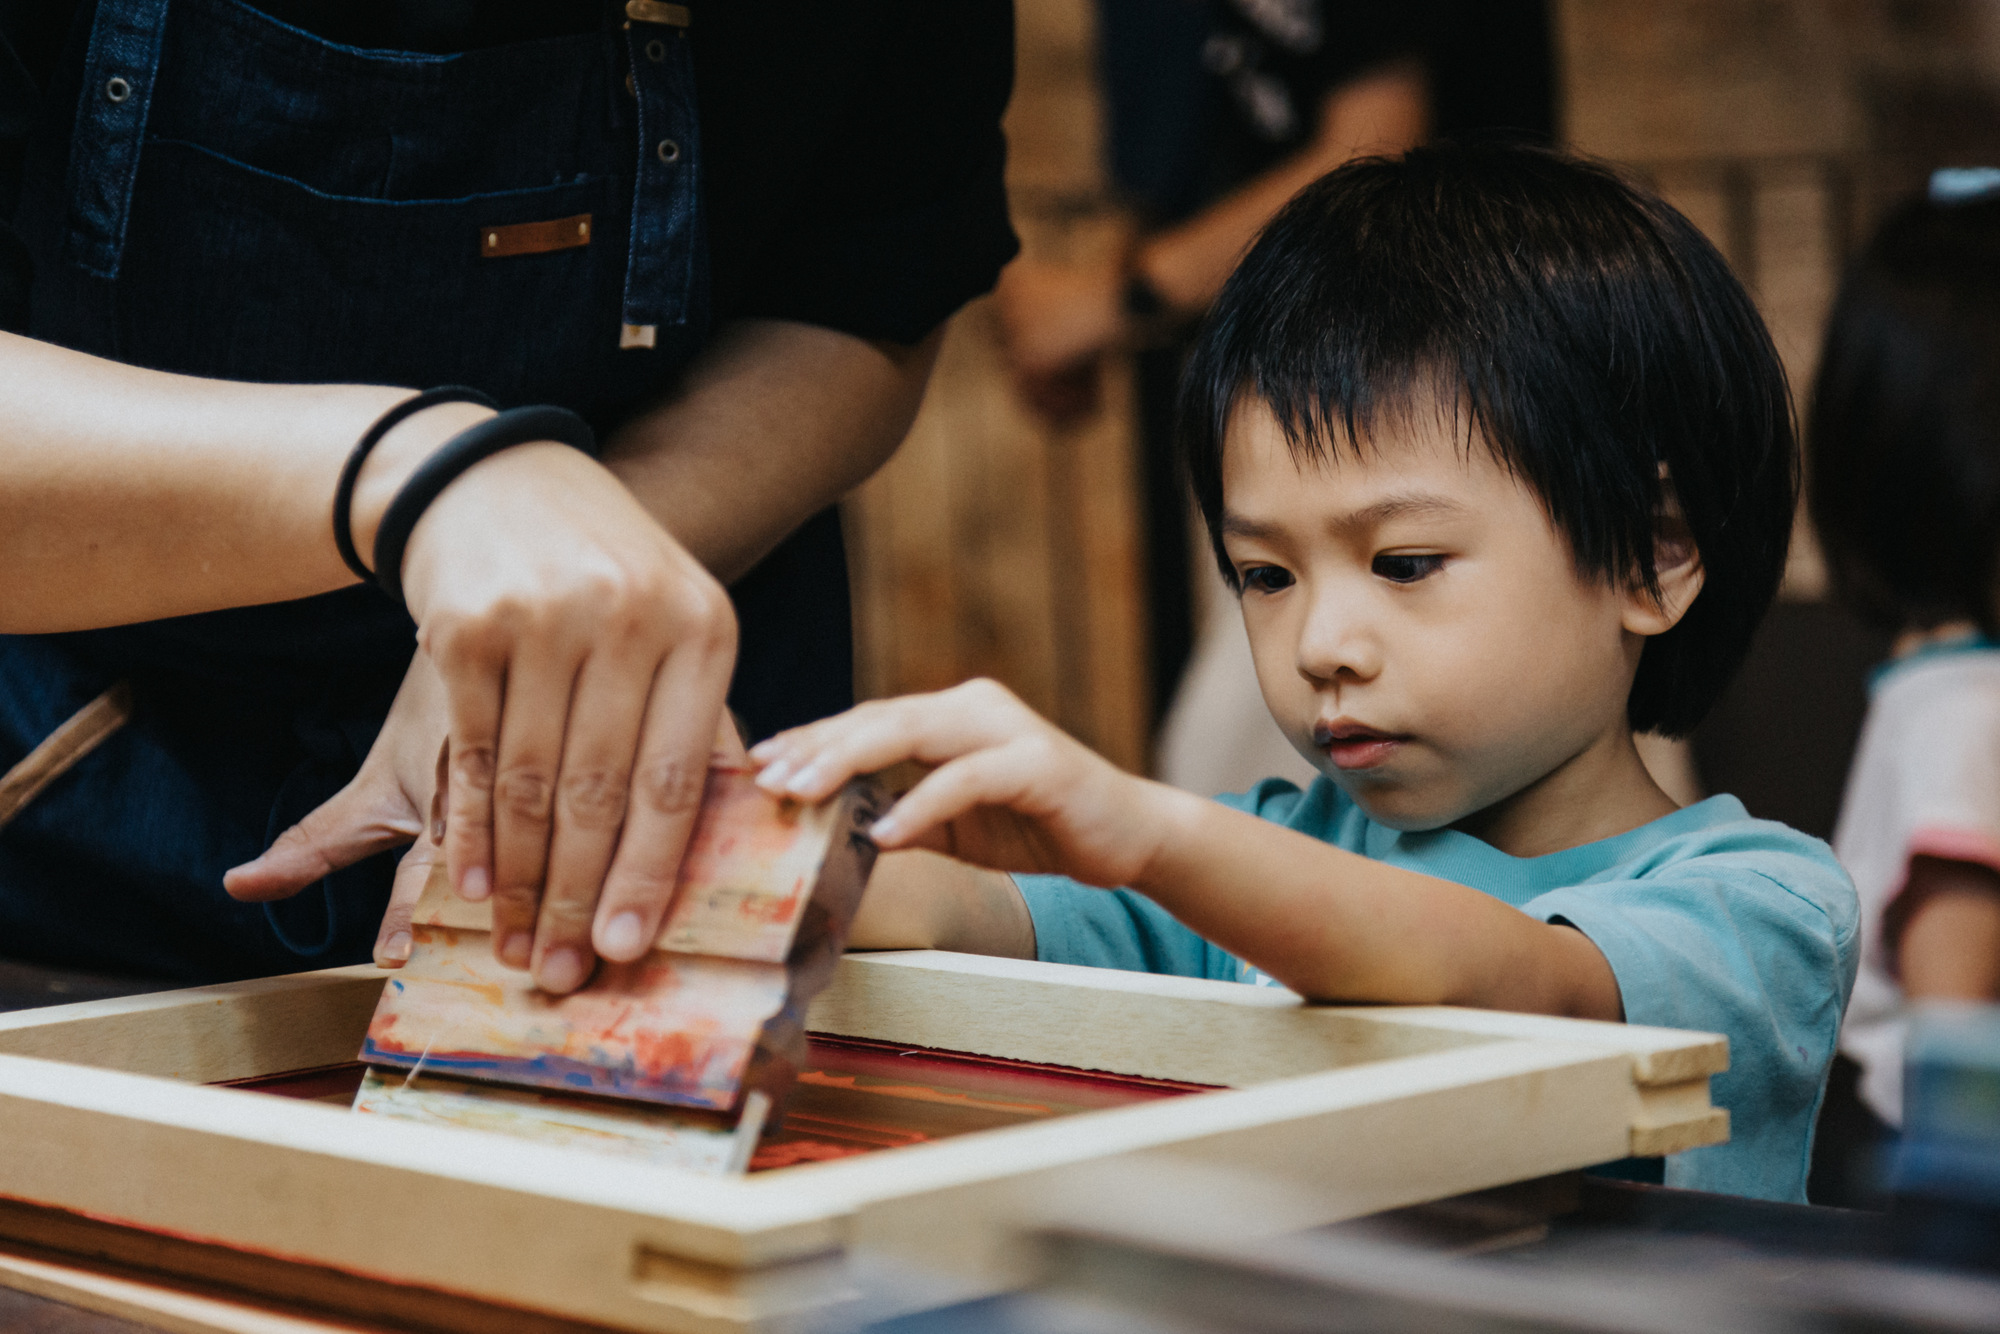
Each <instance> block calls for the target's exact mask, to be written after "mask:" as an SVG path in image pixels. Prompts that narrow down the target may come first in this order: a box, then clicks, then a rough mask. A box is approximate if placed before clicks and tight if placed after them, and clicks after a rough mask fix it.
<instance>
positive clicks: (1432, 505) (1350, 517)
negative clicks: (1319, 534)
mask: <svg viewBox="0 0 2000 1334" xmlns="http://www.w3.org/2000/svg"><path fill="white" fill-rule="evenodd" d="M1466 512H1467V507H1466V506H1464V505H1462V504H1460V503H1459V502H1458V501H1456V500H1453V499H1451V498H1450V497H1449V496H1441V495H1438V494H1436V493H1435V492H1430V491H1409V492H1404V493H1403V494H1400V495H1390V496H1384V497H1383V498H1382V499H1380V500H1378V501H1376V502H1375V503H1374V504H1372V505H1363V506H1362V507H1361V508H1360V509H1358V510H1350V511H1348V512H1347V513H1346V514H1343V515H1341V516H1340V517H1339V518H1338V519H1336V520H1335V521H1334V523H1333V525H1332V526H1334V527H1338V528H1368V527H1373V526H1374V525H1376V524H1380V523H1387V522H1388V521H1389V520H1391V519H1403V518H1409V517H1412V516H1423V515H1452V514H1464V513H1466ZM1279 530H1280V525H1278V524H1270V523H1261V522H1259V521H1258V520H1256V519H1251V518H1246V517H1245V516H1243V515H1241V514H1237V513H1234V512H1233V511H1230V510H1227V509H1225V510H1224V511H1223V512H1222V534H1223V536H1225V537H1247V538H1251V539H1256V538H1268V537H1274V536H1276V535H1277V534H1278V532H1279Z"/></svg>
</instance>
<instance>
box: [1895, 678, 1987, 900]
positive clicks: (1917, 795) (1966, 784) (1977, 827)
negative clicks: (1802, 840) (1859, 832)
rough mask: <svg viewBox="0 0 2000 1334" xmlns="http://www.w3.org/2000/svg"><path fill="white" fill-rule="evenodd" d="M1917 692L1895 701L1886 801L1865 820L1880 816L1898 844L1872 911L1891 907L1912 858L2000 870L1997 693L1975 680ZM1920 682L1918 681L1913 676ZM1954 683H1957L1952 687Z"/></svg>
mask: <svg viewBox="0 0 2000 1334" xmlns="http://www.w3.org/2000/svg"><path fill="white" fill-rule="evenodd" d="M1943 681H1944V682H1945V683H1946V684H1942V685H1941V686H1940V688H1938V689H1935V690H1921V689H1920V690H1918V691H1913V692H1910V694H1909V695H1908V696H1906V697H1904V698H1902V699H1900V700H1898V703H1899V704H1900V705H1901V706H1902V708H1901V713H1902V715H1903V716H1902V717H1901V718H1891V719H1889V720H1888V721H1889V722H1890V724H1891V725H1892V730H1893V731H1894V733H1895V735H1894V736H1893V737H1892V738H1891V741H1892V745H1891V748H1890V757H1889V759H1888V762H1889V763H1890V764H1892V765H1893V767H1894V770H1895V773H1894V778H1893V781H1892V782H1891V783H1890V784H1888V793H1887V798H1888V799H1887V800H1883V801H1880V802H1879V803H1878V804H1879V808H1878V809H1877V810H1874V811H1871V812H1869V815H1868V817H1867V818H1870V819H1873V820H1876V821H1880V822H1886V823H1887V824H1888V825H1889V826H1891V827H1892V828H1894V829H1895V831H1896V834H1897V835H1899V836H1900V837H1899V841H1900V843H1901V844H1902V846H1901V848H1900V849H1899V850H1898V851H1899V856H1898V858H1897V863H1898V864H1897V866H1896V868H1895V871H1894V873H1892V874H1891V875H1890V876H1889V877H1887V878H1886V879H1885V880H1884V882H1883V883H1882V884H1881V885H1879V886H1877V887H1876V890H1877V893H1878V895H1879V896H1880V897H1881V902H1879V903H1875V904H1871V905H1870V907H1871V908H1872V909H1873V911H1874V913H1876V914H1881V915H1883V916H1884V917H1885V918H1888V919H1890V920H1893V914H1891V913H1890V909H1891V907H1892V905H1893V904H1894V901H1895V899H1896V898H1897V896H1899V895H1900V894H1901V892H1902V890H1903V888H1904V886H1905V885H1906V884H1907V883H1908V880H1909V862H1910V859H1911V858H1912V857H1938V858H1942V859H1943V860H1946V861H1959V862H1971V863H1973V864H1974V865H1978V866H1985V867H1988V868H1990V869H1992V870H1995V871H2000V747H1996V745H1995V741H1996V739H2000V691H1996V690H1995V689H1994V688H1993V686H1992V683H1991V682H1990V681H1989V680H1988V679H1986V678H1985V677H1984V676H1983V675H1982V676H1981V677H1980V678H1978V679H1977V680H1976V681H1973V682H1965V683H1953V682H1952V681H1951V677H1950V676H1949V675H1945V676H1944V677H1943ZM1912 684H1914V685H1918V686H1920V687H1921V686H1923V685H1925V684H1926V682H1924V681H1923V680H1921V679H1920V680H1918V681H1916V682H1912ZM1954 686H1955V688H1954Z"/></svg>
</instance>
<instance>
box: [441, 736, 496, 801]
mask: <svg viewBox="0 0 2000 1334" xmlns="http://www.w3.org/2000/svg"><path fill="white" fill-rule="evenodd" d="M496 767H497V761H496V757H495V755H494V752H493V747H491V746H453V747H452V748H451V762H450V770H451V790H452V792H453V793H454V794H458V793H461V792H463V791H468V790H469V791H476V792H484V791H486V790H488V789H490V788H491V787H492V786H493V775H494V770H495V768H496Z"/></svg>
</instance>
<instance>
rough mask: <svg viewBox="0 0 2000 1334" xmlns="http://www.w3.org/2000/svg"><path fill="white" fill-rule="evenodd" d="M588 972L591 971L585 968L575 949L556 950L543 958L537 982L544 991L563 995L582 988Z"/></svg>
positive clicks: (536, 977) (537, 974) (537, 973)
mask: <svg viewBox="0 0 2000 1334" xmlns="http://www.w3.org/2000/svg"><path fill="white" fill-rule="evenodd" d="M588 972H589V969H587V968H585V967H584V966H583V956H582V955H581V954H578V953H577V952H576V951H575V950H573V949H567V948H565V949H555V950H550V951H549V952H548V953H547V954H545V955H543V956H542V966H541V968H540V970H538V971H537V972H536V974H535V982H536V983H537V984H538V985H539V986H540V987H541V989H542V990H543V991H553V992H557V993H558V994H562V993H567V992H571V991H575V990H576V989H577V988H578V987H580V986H582V985H583V979H584V975H585V974H586V973H588Z"/></svg>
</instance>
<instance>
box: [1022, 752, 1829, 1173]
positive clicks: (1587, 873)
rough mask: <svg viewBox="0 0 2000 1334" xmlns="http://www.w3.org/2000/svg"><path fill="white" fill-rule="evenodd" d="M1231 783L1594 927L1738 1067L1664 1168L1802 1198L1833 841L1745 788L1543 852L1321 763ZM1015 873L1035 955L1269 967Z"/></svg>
mask: <svg viewBox="0 0 2000 1334" xmlns="http://www.w3.org/2000/svg"><path fill="white" fill-rule="evenodd" d="M1219 800H1221V801H1222V802H1223V803H1224V804H1226V805H1229V806H1233V807H1236V808H1237V809H1239V810H1245V811H1249V812H1250V813H1252V814H1253V815H1258V816H1261V817H1263V818H1264V819H1266V820H1270V821H1272V822H1273V823H1275V824H1281V825H1284V826H1285V827H1286V828H1288V829H1296V830H1298V831H1299V832H1301V833H1305V834H1310V835H1311V836H1312V837H1314V838H1317V839H1320V840H1321V841H1323V842H1326V843H1331V844H1332V845H1333V846H1335V847H1337V848H1344V849H1346V850H1347V851H1349V852H1358V853H1360V854H1361V855H1363V856H1365V857H1372V858H1374V859H1375V860H1376V861H1382V862H1387V863H1389V864H1390V865H1392V866H1402V867H1407V868H1408V869H1410V870H1412V871H1421V872H1423V873H1424V874H1426V875H1434V876H1437V877H1439V878H1441V879H1444V880H1452V881H1456V882H1457V883H1459V884H1462V885H1467V886H1470V887H1471V888H1473V889H1477V890H1481V891H1484V892H1485V893H1488V894H1491V895H1493V896H1494V897H1495V898H1498V899H1501V900H1503V901H1505V902H1507V903H1511V904H1513V905H1514V906H1515V907H1517V908H1519V909H1521V911H1523V912H1525V913H1527V914H1528V915H1529V916H1531V917H1536V918H1539V919H1541V920H1542V921H1545V922H1566V923H1568V924H1569V925H1571V926H1574V927H1576V928H1577V929H1578V930H1580V931H1582V932H1583V933H1584V934H1585V935H1586V936H1588V937H1590V939H1591V940H1592V942H1594V943H1595V944H1596V945H1597V947H1598V949H1600V950H1602V951H1603V952H1604V957H1605V958H1606V959H1608V960H1609V961H1610V963H1611V970H1612V972H1613V973H1614V974H1616V975H1617V978H1618V989H1619V993H1620V995H1621V996H1622V997H1623V999H1624V1002H1625V1017H1626V1019H1627V1020H1628V1021H1630V1022H1632V1023H1635V1024H1656V1025H1660V1026H1662V1027H1666V1028H1692V1029H1700V1030H1704V1031H1707V1032H1712V1033H1723V1034H1726V1035H1727V1036H1728V1038H1729V1070H1728V1072H1727V1073H1725V1074H1721V1075H1718V1076H1716V1078H1715V1080H1714V1082H1713V1084H1712V1085H1711V1096H1712V1097H1713V1098H1714V1100H1715V1102H1716V1103H1717V1105H1719V1106H1722V1107H1727V1108H1728V1109H1729V1142H1728V1143H1727V1144H1717V1145H1713V1146H1711V1147H1709V1148H1705V1149H1693V1150H1690V1151H1688V1152H1686V1153H1681V1154H1676V1155H1674V1156H1673V1157H1671V1158H1669V1159H1668V1160H1667V1163H1666V1182H1667V1184H1668V1185H1670V1186H1682V1187H1687V1188H1689V1189H1694V1190H1711V1191H1722V1192H1726V1193H1729V1194H1733V1195H1750V1196H1756V1197H1759V1198H1762V1199H1770V1200H1794V1201H1803V1200H1804V1199H1805V1187H1806V1172H1807V1167H1808V1165H1809V1160H1810V1157H1811V1153H1812V1134H1813V1120H1814V1118H1815V1117H1816V1116H1817V1115H1818V1113H1819V1102H1820V1095H1821V1093H1822V1092H1823V1091H1824V1089H1825V1085H1826V1071H1827V1065H1828V1063H1829V1062H1830V1061H1832V1059H1833V1052H1834V1044H1835V1042H1836V1041H1837V1040H1838V1038H1839V1035H1840V1017H1841V1013H1842V1011H1843V1010H1844V1009H1845V1008H1846V1006H1847V995H1848V991H1849V990H1850V989H1851V988H1852V987H1853V985H1854V970H1855V964H1856V961H1857V955H1858V943H1857V941H1856V937H1855V928H1856V923H1857V920H1858V917H1859V910H1858V907H1857V905H1856V902H1855V896H1854V886H1853V884H1852V883H1851V882H1850V881H1849V880H1848V878H1847V873H1846V872H1845V871H1843V870H1842V869H1841V868H1840V863H1838V862H1836V861H1835V860H1834V858H1833V853H1832V852H1831V851H1830V850H1829V849H1828V848H1827V846H1826V844H1824V843H1822V842H1820V841H1819V840H1818V839H1816V838H1812V837H1810V836H1809V835H1806V834H1801V833H1799V832H1798V831H1797V830H1796V829H1792V828H1790V827H1788V826H1786V825H1781V824H1775V823H1773V822H1771V821H1769V820H1753V819H1751V818H1750V815H1749V812H1747V811H1745V810H1744V809H1743V803H1742V802H1740V801H1738V800H1736V798H1734V797H1710V798H1709V799H1708V800H1706V801H1703V802H1698V803H1696V804H1695V805H1693V806H1689V807H1687V808H1686V809H1684V810H1680V811H1676V812H1674V813H1673V814H1672V815H1668V816H1663V817H1662V818H1660V819H1658V820H1655V821H1653V822H1652V823H1651V824H1648V825H1643V826H1641V827H1640V828H1638V829H1634V830H1631V831H1630V832H1628V833H1624V834H1620V835H1619V836H1618V837H1616V838H1607V839H1603V840H1601V841H1599V842H1596V843H1586V844H1584V845H1583V846H1581V847H1576V848H1566V849H1564V850H1563V851H1561V852H1552V853H1550V854H1548V855H1547V856H1544V857H1511V856H1509V855H1507V854H1506V853H1504V852H1501V851H1500V850H1499V849H1498V848H1495V847H1493V846H1492V845H1491V844H1489V843H1484V842H1481V841H1480V840H1479V839H1476V838H1474V837H1472V836H1471V835H1470V834H1462V833H1459V832H1458V831H1456V830H1452V829H1436V830H1430V831H1428V832H1424V833H1415V834H1409V833H1401V832H1399V831H1397V830H1394V829H1390V828H1387V827H1385V826H1383V825H1379V824H1376V823H1375V822H1374V821H1372V820H1370V819H1369V818H1368V817H1367V816H1366V815H1364V814H1362V812H1361V809H1360V808H1359V807H1358V806H1356V805H1355V804H1354V802H1353V801H1352V800H1351V799H1350V798H1349V797H1348V796H1347V795H1346V794H1345V793H1344V792H1342V791H1341V790H1340V789H1339V788H1338V787H1336V786H1335V785H1334V784H1332V783H1330V782H1328V781H1327V780H1326V779H1324V778H1321V779H1319V780H1317V781H1316V782H1314V783H1313V785H1312V786H1311V787H1310V788H1308V789H1306V790H1305V791H1304V792H1301V791H1300V790H1299V789H1298V788H1297V787H1295V786H1293V785H1292V784H1290V783H1288V782H1285V781H1284V780H1282V779H1277V778H1272V779H1266V780H1265V781H1264V782H1262V783H1260V784H1258V785H1257V787H1255V788H1254V789H1252V790H1251V791H1250V792H1248V793H1245V794H1243V795H1241V796H1230V797H1222V798H1219ZM1015 879H1016V881H1017V882H1018V883H1019V884H1020V886H1021V892H1022V895H1023V896H1024V897H1025V898H1026V899H1027V902H1028V911H1029V912H1030V913H1031V914H1032V915H1033V917H1034V920H1035V952H1036V955H1037V957H1039V958H1041V959H1045V960H1048V961H1049V962H1052V963H1073V964H1088V965H1091V966H1094V967H1098V968H1124V969H1129V970H1132V971H1134V972H1148V973H1174V974H1178V975H1180V976H1183V977H1207V978H1218V979H1222V980H1225V981H1231V982H1268V981H1269V979H1268V978H1266V977H1265V976H1264V975H1263V973H1262V972H1261V970H1259V969H1256V968H1254V967H1252V966H1251V965H1249V964H1248V963H1246V962H1244V961H1243V960H1242V959H1239V958H1237V957H1236V956H1235V955H1233V954H1230V953H1229V952H1228V951H1226V950H1224V949H1222V948H1221V947H1220V946H1217V945H1214V944H1211V943H1210V942H1209V941H1206V940H1204V939H1202V938H1201V937H1200V936H1198V935H1196V934H1195V933H1194V932H1192V931H1190V930H1189V929H1188V928H1187V927H1185V926H1182V925H1181V924H1180V923H1179V922H1177V921H1175V920H1174V918H1173V917H1171V916H1170V915H1169V914H1168V913H1167V911H1166V910H1165V909H1164V908H1162V907H1160V906H1159V905H1158V904H1156V903H1154V902H1153V901H1152V900H1150V899H1147V898H1145V897H1143V896H1142V895H1139V894H1137V893H1134V892H1133V891H1131V890H1129V889H1120V890H1112V891H1106V890H1101V889H1093V888H1091V887H1089V886H1087V885H1081V884H1078V883H1077V882H1075V881H1073V880H1067V879H1064V878H1063V877H1061V876H1038V875H1023V876H1016V877H1015Z"/></svg>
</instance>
